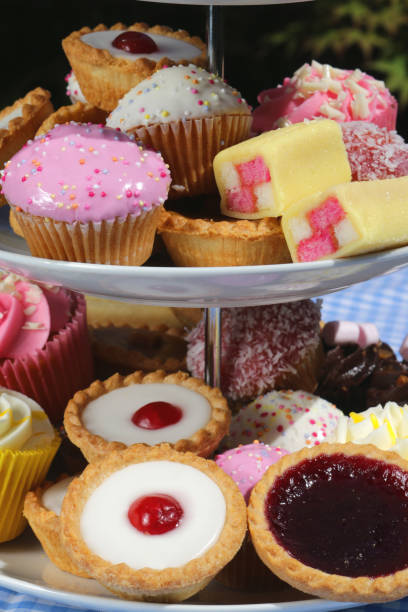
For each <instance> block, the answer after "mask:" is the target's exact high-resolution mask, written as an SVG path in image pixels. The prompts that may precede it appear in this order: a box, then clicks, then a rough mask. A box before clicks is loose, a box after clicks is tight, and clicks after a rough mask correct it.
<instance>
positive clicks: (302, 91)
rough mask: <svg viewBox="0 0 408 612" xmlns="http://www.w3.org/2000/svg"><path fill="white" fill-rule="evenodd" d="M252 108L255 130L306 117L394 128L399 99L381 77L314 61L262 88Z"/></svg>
mask: <svg viewBox="0 0 408 612" xmlns="http://www.w3.org/2000/svg"><path fill="white" fill-rule="evenodd" d="M258 102H259V104H260V106H258V107H257V108H256V109H255V110H254V112H253V119H254V121H253V124H252V129H253V131H254V132H256V133H260V132H267V131H268V130H274V129H276V128H278V127H282V126H284V125H290V124H291V123H299V122H301V121H304V120H305V119H316V118H317V117H324V118H326V119H334V120H335V121H340V122H342V121H370V122H371V123H375V124H376V125H378V126H379V127H385V128H387V129H389V130H394V129H395V125H396V121H397V110H398V108H397V101H396V99H395V98H394V97H393V96H392V95H391V94H390V92H389V91H388V89H387V88H386V87H385V85H384V83H383V82H382V81H378V80H376V79H375V78H373V77H372V76H370V75H368V74H366V73H364V72H362V71H361V70H359V69H358V68H357V69H356V70H342V69H341V68H333V67H332V66H330V65H329V64H319V62H316V61H312V63H311V64H304V65H303V66H301V68H299V69H298V70H297V71H296V72H295V74H294V75H293V76H292V77H286V78H285V79H284V81H283V83H282V85H278V87H274V88H272V89H266V90H265V91H262V92H261V93H260V94H259V96H258Z"/></svg>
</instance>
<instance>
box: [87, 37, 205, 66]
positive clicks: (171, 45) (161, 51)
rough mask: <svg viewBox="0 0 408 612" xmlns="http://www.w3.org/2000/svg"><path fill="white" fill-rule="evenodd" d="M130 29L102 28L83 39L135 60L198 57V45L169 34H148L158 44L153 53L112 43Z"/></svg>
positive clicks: (176, 60)
mask: <svg viewBox="0 0 408 612" xmlns="http://www.w3.org/2000/svg"><path fill="white" fill-rule="evenodd" d="M127 31H128V30H102V31H100V32H90V33H89V34H84V35H83V36H81V40H82V42H83V43H85V44H86V45H89V46H91V47H94V48H95V49H106V50H108V51H109V53H110V54H111V55H112V56H113V57H122V58H125V59H127V60H130V61H135V60H137V59H140V58H141V57H148V58H149V59H150V60H152V61H154V62H158V61H159V60H161V59H162V58H163V57H168V58H169V59H171V60H173V61H174V62H179V61H181V60H192V59H193V58H195V57H197V47H195V46H194V45H191V44H189V43H187V42H184V41H183V40H177V39H176V38H170V37H168V36H160V35H157V34H151V33H149V34H148V36H149V38H151V39H152V40H153V41H154V42H155V43H156V45H157V47H158V50H157V51H155V52H153V53H148V54H146V53H130V52H129V51H125V50H123V49H117V48H116V47H114V46H113V45H112V42H113V41H114V40H115V38H117V37H118V36H120V34H123V33H124V32H127Z"/></svg>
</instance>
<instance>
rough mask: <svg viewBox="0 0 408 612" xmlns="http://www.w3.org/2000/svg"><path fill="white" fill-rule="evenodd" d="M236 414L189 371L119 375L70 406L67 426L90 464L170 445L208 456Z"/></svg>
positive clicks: (77, 397) (216, 391)
mask: <svg viewBox="0 0 408 612" xmlns="http://www.w3.org/2000/svg"><path fill="white" fill-rule="evenodd" d="M229 423H230V411H229V408H228V404H227V401H226V399H225V398H224V397H223V396H222V394H221V392H220V390H219V389H214V388H212V387H209V386H207V385H205V384H204V383H203V381H201V380H198V379H197V378H192V377H190V376H189V375H188V374H187V373H185V372H176V373H175V374H166V373H165V372H163V371H162V370H156V372H150V373H149V374H144V373H143V372H141V371H137V372H134V373H133V374H130V375H129V376H126V377H124V376H120V375H119V374H115V375H114V376H111V377H110V378H108V379H107V380H105V381H103V382H101V381H99V380H97V381H95V382H93V383H92V385H91V386H90V387H88V389H85V390H84V391H80V392H78V393H76V394H75V395H74V397H73V398H72V399H71V400H70V402H69V403H68V406H67V408H66V410H65V415H64V426H65V430H66V432H67V435H68V437H69V439H70V440H71V442H72V443H73V444H75V445H76V446H78V447H79V448H80V449H81V451H82V454H83V455H84V456H85V458H86V459H87V461H89V462H90V463H91V462H93V461H96V460H98V459H100V458H101V457H104V456H105V455H106V454H108V453H109V452H111V451H112V450H123V449H125V448H127V447H129V446H133V445H137V444H143V445H148V446H154V445H156V444H162V443H168V444H170V445H171V446H172V447H173V448H174V449H175V450H177V451H182V452H184V451H190V452H193V453H195V454H197V455H201V456H202V457H208V456H209V455H210V454H211V453H212V452H213V451H214V450H215V449H216V448H217V446H218V445H219V443H220V441H221V440H222V438H223V437H224V436H225V435H226V434H227V433H228V428H229Z"/></svg>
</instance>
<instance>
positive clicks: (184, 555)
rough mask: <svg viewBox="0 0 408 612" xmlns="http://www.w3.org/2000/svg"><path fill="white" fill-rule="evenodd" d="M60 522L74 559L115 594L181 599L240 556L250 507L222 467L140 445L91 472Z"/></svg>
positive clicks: (164, 447) (78, 482)
mask: <svg viewBox="0 0 408 612" xmlns="http://www.w3.org/2000/svg"><path fill="white" fill-rule="evenodd" d="M156 503H158V506H157V505H156V506H155V504H156ZM157 509H158V510H157ZM156 510H157V511H156ZM60 521H61V537H62V541H63V544H64V546H65V549H66V550H67V551H68V553H69V555H70V556H71V557H72V559H73V560H74V561H75V562H76V563H77V564H78V565H79V566H80V567H82V568H83V569H84V570H85V571H87V572H88V574H89V575H90V576H91V577H93V578H95V579H96V580H98V581H99V582H100V583H101V584H103V585H104V586H106V587H107V588H109V589H110V590H111V591H113V592H114V593H117V594H118V595H120V596H123V597H125V598H127V599H140V600H146V601H181V600H182V599H185V598H187V597H190V596H191V595H193V594H194V593H196V592H197V591H199V590H200V589H202V588H204V586H205V585H206V584H208V582H209V581H210V580H211V579H212V578H213V577H214V576H215V574H217V573H218V572H219V571H220V570H221V569H222V568H223V567H224V565H226V564H227V563H228V561H230V559H231V558H232V557H233V556H234V555H235V554H236V552H237V551H238V549H239V547H240V546H241V543H242V540H243V537H244V535H245V531H246V504H245V501H244V498H243V497H242V495H241V493H240V492H239V489H238V487H237V486H236V484H235V483H234V481H233V480H232V479H231V478H230V477H229V476H227V474H226V473H225V472H224V471H223V470H222V469H221V468H219V467H218V466H217V465H216V463H215V462H214V461H207V460H206V459H203V458H202V457H197V456H196V455H194V454H192V453H188V452H187V453H179V452H177V451H175V450H173V449H172V448H171V447H170V446H169V445H168V444H161V445H159V446H154V447H143V446H133V447H130V448H127V449H125V450H124V451H118V452H112V453H110V454H109V455H107V456H106V457H105V458H104V459H102V460H100V461H97V462H95V463H93V464H89V465H88V466H87V467H86V468H85V470H84V471H83V473H82V474H81V475H80V476H79V477H78V478H76V479H75V480H74V481H73V482H72V483H71V485H70V487H69V489H68V492H67V494H66V496H65V499H64V501H63V504H62V511H61V517H60Z"/></svg>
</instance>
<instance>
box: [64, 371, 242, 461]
mask: <svg viewBox="0 0 408 612" xmlns="http://www.w3.org/2000/svg"><path fill="white" fill-rule="evenodd" d="M151 383H167V384H172V385H180V386H182V387H185V388H186V389H190V390H191V391H195V392H196V393H198V394H200V395H202V396H204V397H205V398H206V399H207V400H208V402H209V403H210V406H211V417H210V419H209V421H208V423H207V425H206V426H205V427H203V428H201V429H199V430H198V431H196V432H195V433H194V434H193V435H192V436H191V437H189V438H185V439H181V440H178V441H177V442H176V443H174V444H169V447H173V448H174V449H175V450H176V451H179V452H186V451H190V452H192V453H194V454H196V455H200V456H203V457H207V456H209V455H210V454H211V453H212V452H213V451H214V450H215V449H216V448H217V446H218V444H219V442H220V441H221V440H222V438H223V437H224V436H225V435H227V433H228V429H229V423H230V411H229V408H228V404H227V400H226V399H225V398H224V397H223V395H222V394H221V391H220V390H219V389H217V388H212V387H209V386H207V385H206V384H204V382H203V381H202V380H199V379H198V378H192V377H190V376H189V375H188V374H187V373H186V372H176V373H174V374H167V373H166V372H164V371H163V370H157V371H155V372H151V373H149V374H145V373H144V372H142V371H137V372H134V373H133V374H130V375H129V376H126V377H124V376H121V375H120V374H114V375H113V376H111V377H110V378H108V379H107V380H105V381H103V382H102V381H100V380H96V381H95V382H93V383H92V384H91V386H90V387H88V389H85V390H84V391H78V392H77V393H76V394H75V395H74V397H73V398H72V399H71V400H70V401H69V402H68V406H67V408H66V410H65V415H64V427H65V430H66V432H67V434H68V437H69V439H70V440H71V442H73V444H75V445H76V446H78V447H79V448H80V449H81V451H82V453H83V455H84V456H85V457H86V459H87V460H88V461H89V462H90V463H92V462H94V461H97V460H98V459H100V458H102V457H105V456H106V455H107V454H108V453H110V452H111V451H113V450H123V449H125V448H127V445H126V444H124V443H123V442H109V441H107V440H105V439H104V438H102V437H101V436H99V435H97V434H93V433H91V432H90V431H88V430H87V429H86V428H85V426H84V423H83V421H82V414H83V411H84V410H85V408H86V406H87V404H88V403H89V402H90V401H92V400H95V399H96V398H98V397H100V396H101V395H105V394H106V393H109V392H110V391H114V390H115V389H119V388H121V387H125V386H129V385H134V384H151ZM112 409H113V410H114V406H113V408H112ZM137 446H142V447H146V448H148V445H147V444H139V443H138V444H133V445H132V447H137Z"/></svg>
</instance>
